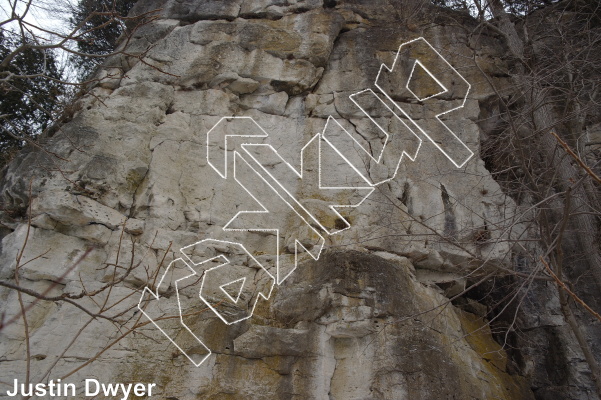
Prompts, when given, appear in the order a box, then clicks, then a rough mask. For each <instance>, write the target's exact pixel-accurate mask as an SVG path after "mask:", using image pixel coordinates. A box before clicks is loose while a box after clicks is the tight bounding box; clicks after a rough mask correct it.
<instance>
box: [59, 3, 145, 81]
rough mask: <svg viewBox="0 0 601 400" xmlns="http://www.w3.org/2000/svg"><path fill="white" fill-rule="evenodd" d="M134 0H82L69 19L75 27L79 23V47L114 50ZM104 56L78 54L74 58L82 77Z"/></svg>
mask: <svg viewBox="0 0 601 400" xmlns="http://www.w3.org/2000/svg"><path fill="white" fill-rule="evenodd" d="M135 2H136V1H135V0H80V2H79V3H78V4H77V6H76V7H75V10H74V12H73V17H72V18H71V19H70V22H71V25H72V26H73V28H76V27H78V26H80V25H82V26H81V28H80V30H79V33H80V36H79V40H78V42H77V50H78V51H79V52H81V53H85V54H94V55H104V54H109V53H111V52H112V51H113V50H114V49H115V46H116V44H117V40H118V39H119V36H121V34H122V33H123V31H124V29H125V27H126V26H125V22H124V20H123V17H125V16H127V13H128V12H129V10H130V9H131V8H132V7H133V5H134V4H135ZM101 60H102V58H96V57H86V56H81V55H75V56H74V57H73V62H74V64H75V66H76V67H77V69H78V70H79V74H80V77H81V78H82V79H85V78H86V77H87V76H89V75H90V74H91V73H92V72H93V71H94V69H95V68H96V66H97V65H98V63H99V62H101Z"/></svg>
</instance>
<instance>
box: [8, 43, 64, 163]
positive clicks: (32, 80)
mask: <svg viewBox="0 0 601 400" xmlns="http://www.w3.org/2000/svg"><path fill="white" fill-rule="evenodd" d="M9 35H10V33H9V32H7V33H6V34H5V32H3V31H0V60H4V59H5V58H6V56H7V55H8V54H10V53H11V52H12V51H13V50H14V49H16V48H18V47H19V46H21V45H22V44H23V42H22V40H19V39H17V38H14V37H11V36H9ZM26 44H27V43H26ZM29 75H39V76H35V77H26V76H29ZM11 76H12V77H11ZM60 77H61V74H60V72H59V71H58V68H57V63H56V60H55V57H54V55H53V53H52V52H51V51H49V50H46V51H42V50H34V49H31V48H26V49H25V50H23V51H21V52H19V53H18V54H17V55H16V56H15V57H14V58H13V59H12V60H11V62H10V63H9V65H8V67H6V68H2V67H0V79H3V80H2V81H0V115H2V118H1V119H0V131H1V132H0V166H2V165H4V164H5V163H6V162H7V161H8V160H10V158H11V157H12V155H13V154H14V153H15V152H16V151H17V150H18V149H20V148H21V147H23V145H24V144H25V140H23V139H21V138H35V137H36V136H37V135H39V134H40V133H41V132H42V131H43V130H44V129H46V128H47V127H48V125H49V124H50V123H52V121H53V119H54V117H55V115H56V113H57V111H58V108H59V106H60V104H61V98H62V96H63V94H64V90H65V89H64V85H63V84H61V83H60V82H59V80H60ZM7 78H9V79H7Z"/></svg>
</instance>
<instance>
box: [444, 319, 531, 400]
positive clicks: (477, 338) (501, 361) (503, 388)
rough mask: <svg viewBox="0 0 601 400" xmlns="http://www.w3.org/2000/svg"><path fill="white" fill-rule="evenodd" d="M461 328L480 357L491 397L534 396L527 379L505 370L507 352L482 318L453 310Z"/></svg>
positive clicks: (509, 399) (516, 398)
mask: <svg viewBox="0 0 601 400" xmlns="http://www.w3.org/2000/svg"><path fill="white" fill-rule="evenodd" d="M456 311H457V314H458V316H459V320H460V321H461V327H462V329H463V331H464V334H465V335H466V336H465V340H466V342H467V343H468V344H469V346H470V347H471V348H472V350H474V351H475V352H476V353H477V354H478V355H479V356H481V357H482V360H483V362H482V365H483V366H484V367H485V368H486V371H485V372H486V373H487V374H486V375H487V376H486V377H482V378H488V379H490V378H493V379H494V382H492V381H491V382H489V384H490V386H489V387H490V388H491V390H492V392H493V393H492V394H493V396H494V397H493V398H498V399H506V400H522V399H525V400H526V399H534V395H533V393H532V391H531V390H530V387H529V385H528V382H527V380H526V379H525V378H524V377H521V376H518V375H510V374H508V373H507V371H506V369H507V354H506V352H505V350H503V347H502V346H501V345H499V343H497V342H496V341H495V340H494V339H493V337H492V333H491V330H490V326H489V325H488V323H487V322H486V321H485V320H483V319H482V318H481V317H479V316H477V315H474V314H471V313H468V312H466V311H462V310H458V309H457V310H456Z"/></svg>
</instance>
